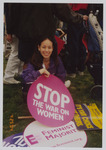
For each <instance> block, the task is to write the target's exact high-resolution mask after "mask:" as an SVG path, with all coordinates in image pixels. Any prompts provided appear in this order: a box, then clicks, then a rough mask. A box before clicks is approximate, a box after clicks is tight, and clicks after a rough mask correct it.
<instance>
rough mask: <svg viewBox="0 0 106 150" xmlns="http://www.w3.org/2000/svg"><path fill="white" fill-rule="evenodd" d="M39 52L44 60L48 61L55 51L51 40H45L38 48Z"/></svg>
mask: <svg viewBox="0 0 106 150" xmlns="http://www.w3.org/2000/svg"><path fill="white" fill-rule="evenodd" d="M38 50H39V51H40V53H41V55H42V56H43V58H45V59H48V58H50V56H51V54H52V51H53V43H52V42H51V41H50V40H49V39H45V40H44V41H43V42H41V45H39V46H38Z"/></svg>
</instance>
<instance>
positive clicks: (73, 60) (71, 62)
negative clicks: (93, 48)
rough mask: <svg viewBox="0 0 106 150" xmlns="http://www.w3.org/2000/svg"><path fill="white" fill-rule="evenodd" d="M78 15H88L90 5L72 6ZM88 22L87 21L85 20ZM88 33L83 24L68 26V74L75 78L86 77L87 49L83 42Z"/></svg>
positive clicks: (70, 24)
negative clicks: (84, 35) (78, 76)
mask: <svg viewBox="0 0 106 150" xmlns="http://www.w3.org/2000/svg"><path fill="white" fill-rule="evenodd" d="M70 5H71V7H72V10H73V11H75V12H76V13H79V14H82V15H85V17H86V16H87V15H88V12H87V7H88V4H70ZM85 20H86V19H85ZM85 32H86V30H85V28H84V26H83V22H82V23H81V24H73V23H69V24H68V25H67V46H66V48H67V51H68V54H69V55H68V58H67V69H66V70H67V74H68V75H69V76H70V77H72V78H75V77H76V74H77V73H78V74H79V75H84V70H85V59H86V48H85V46H84V44H83V42H82V38H83V34H84V33H85Z"/></svg>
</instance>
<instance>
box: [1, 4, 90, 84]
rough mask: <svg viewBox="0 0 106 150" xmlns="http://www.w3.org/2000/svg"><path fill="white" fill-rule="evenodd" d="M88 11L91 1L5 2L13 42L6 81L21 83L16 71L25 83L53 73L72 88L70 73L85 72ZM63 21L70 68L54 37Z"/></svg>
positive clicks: (6, 19)
mask: <svg viewBox="0 0 106 150" xmlns="http://www.w3.org/2000/svg"><path fill="white" fill-rule="evenodd" d="M89 10H90V9H89V5H88V4H54V3H53V4H47V3H45V4H42V3H4V15H5V26H6V29H5V30H6V35H5V38H6V40H7V41H8V42H9V43H10V44H11V52H10V56H9V58H8V61H7V65H6V69H5V73H4V79H3V83H4V84H19V83H20V81H18V80H16V79H15V78H14V76H15V75H16V74H18V75H19V76H20V77H21V78H22V80H23V84H24V85H27V83H31V84H32V82H34V81H35V80H36V79H37V78H38V77H39V76H40V75H42V74H44V75H45V76H46V77H49V75H50V74H54V75H55V76H57V77H58V78H60V79H61V80H62V81H63V83H64V84H65V85H66V87H69V86H70V84H71V81H66V75H67V74H68V75H69V76H70V77H72V78H73V77H74V78H75V77H76V74H77V73H79V75H84V69H85V63H84V62H85V59H86V48H85V47H84V44H83V43H82V38H83V35H84V33H85V32H86V31H85V28H84V26H83V22H87V20H88V14H89ZM60 20H61V21H62V22H63V26H64V24H66V25H67V44H66V51H67V52H68V54H69V55H68V58H67V62H66V63H67V65H66V66H67V68H65V67H64V64H63V62H62V60H61V58H60V57H59V56H58V52H57V51H58V50H57V42H56V39H55V35H56V29H57V28H59V27H58V26H57V22H58V21H60ZM63 26H62V27H63Z"/></svg>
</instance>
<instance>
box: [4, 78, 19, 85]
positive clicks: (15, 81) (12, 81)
mask: <svg viewBox="0 0 106 150" xmlns="http://www.w3.org/2000/svg"><path fill="white" fill-rule="evenodd" d="M3 83H4V84H19V83H21V82H20V81H17V80H15V79H14V78H11V79H9V80H5V79H3Z"/></svg>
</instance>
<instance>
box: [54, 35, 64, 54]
mask: <svg viewBox="0 0 106 150" xmlns="http://www.w3.org/2000/svg"><path fill="white" fill-rule="evenodd" d="M55 39H56V41H57V50H58V54H59V53H60V51H61V50H62V48H63V47H64V44H65V42H64V41H63V40H62V39H60V38H59V37H57V36H56V35H55Z"/></svg>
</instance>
